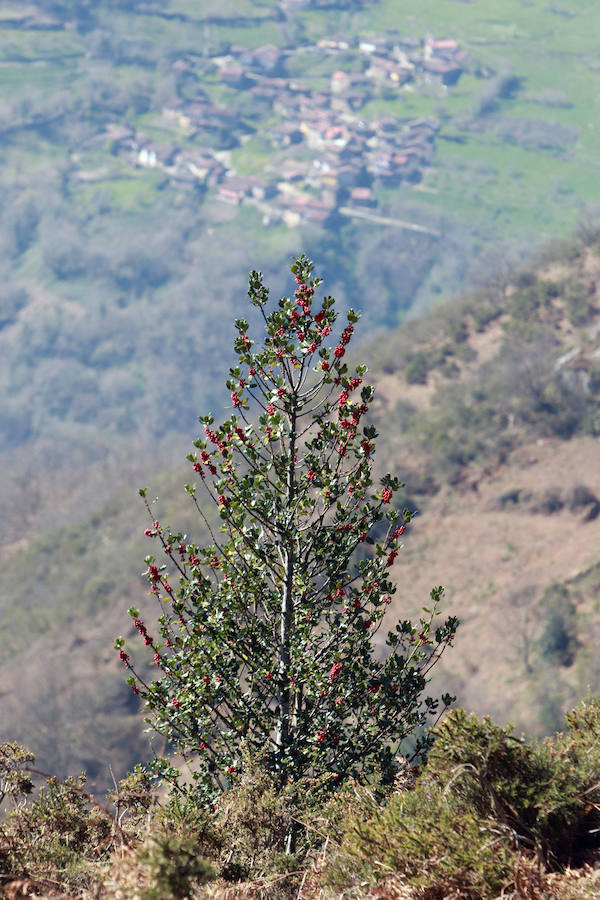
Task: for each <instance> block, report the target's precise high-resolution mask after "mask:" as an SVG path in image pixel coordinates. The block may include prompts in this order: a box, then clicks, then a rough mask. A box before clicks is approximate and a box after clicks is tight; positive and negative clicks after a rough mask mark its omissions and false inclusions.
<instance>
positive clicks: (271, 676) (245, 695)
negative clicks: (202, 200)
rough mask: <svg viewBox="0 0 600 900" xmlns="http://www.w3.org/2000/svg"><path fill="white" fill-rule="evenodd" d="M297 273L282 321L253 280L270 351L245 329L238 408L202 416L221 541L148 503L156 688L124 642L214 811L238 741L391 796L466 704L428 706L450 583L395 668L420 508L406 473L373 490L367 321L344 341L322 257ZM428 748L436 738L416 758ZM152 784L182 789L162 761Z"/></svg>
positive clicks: (237, 756) (146, 628) (200, 464)
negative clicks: (363, 339) (174, 523)
mask: <svg viewBox="0 0 600 900" xmlns="http://www.w3.org/2000/svg"><path fill="white" fill-rule="evenodd" d="M292 273H293V274H294V276H295V280H296V288H295V294H294V297H292V298H291V299H290V298H287V297H284V298H282V299H281V300H280V301H279V303H278V304H276V305H275V307H274V309H273V310H272V311H270V312H269V311H268V308H267V307H268V302H269V291H268V289H267V288H266V287H265V285H264V283H263V281H262V278H261V276H260V274H259V273H258V272H252V273H251V274H250V284H249V291H248V293H249V297H250V302H251V304H252V305H253V306H254V307H255V308H256V309H257V310H258V312H259V314H260V315H261V317H262V319H263V323H264V327H265V331H266V338H265V341H264V344H263V346H262V347H261V348H260V349H255V346H254V342H253V341H252V340H251V339H250V337H249V335H248V330H249V325H248V322H247V321H246V320H244V319H238V320H237V321H236V323H235V325H236V329H237V332H238V335H237V337H236V339H235V344H234V349H235V352H236V354H237V357H238V362H237V365H235V366H234V367H232V368H231V369H230V371H229V379H228V380H227V388H228V390H229V392H230V398H231V407H232V413H231V415H230V416H229V417H228V418H227V419H225V421H224V422H223V423H222V424H221V425H218V426H215V424H214V420H213V417H212V416H205V417H204V418H202V419H201V420H200V421H201V422H202V423H203V425H204V433H205V434H204V437H202V438H199V439H198V440H196V441H195V442H194V447H195V451H194V452H193V453H191V454H190V455H189V457H188V459H189V461H190V464H191V466H192V468H193V470H194V472H195V474H196V475H197V476H198V481H197V482H196V483H191V484H188V485H186V490H187V492H188V493H189V495H190V498H191V501H192V502H193V503H194V504H195V505H196V508H197V510H198V514H199V516H200V518H201V520H202V522H203V524H204V526H205V528H206V529H207V530H208V531H209V533H210V538H211V543H210V544H209V545H208V546H206V547H199V546H198V545H197V544H196V543H194V542H193V541H192V540H190V539H189V538H188V537H187V536H185V535H184V534H182V533H180V532H176V531H174V530H172V529H171V528H170V527H169V526H168V525H164V524H163V523H161V522H160V521H159V520H157V519H154V515H153V513H152V510H151V507H150V505H149V504H148V503H147V506H148V510H149V512H150V514H151V516H152V519H153V522H152V527H150V528H148V529H147V530H146V534H147V535H148V537H149V538H150V539H151V540H152V541H153V542H155V543H157V544H158V545H159V547H160V552H159V555H157V554H156V553H153V554H151V555H149V556H147V557H146V565H147V570H146V573H145V574H146V577H147V579H148V581H149V583H150V593H151V595H152V596H153V597H154V598H156V599H157V600H158V601H159V606H160V607H161V610H162V613H161V615H160V616H159V618H158V622H157V623H156V625H155V626H154V627H152V626H150V624H149V622H148V621H144V620H143V619H142V616H141V613H140V611H139V610H138V609H135V608H132V609H131V610H130V615H131V617H132V619H133V622H134V625H135V628H136V630H137V632H138V634H139V636H140V638H141V640H142V641H143V643H144V644H145V646H146V647H147V648H148V650H149V651H150V652H151V654H152V658H153V662H154V663H155V665H156V667H157V672H158V677H157V678H156V679H155V680H153V681H152V680H151V679H147V678H146V677H145V670H144V669H143V668H142V667H141V666H140V664H139V663H135V664H134V662H133V659H132V657H131V655H130V653H129V652H128V650H127V649H126V647H125V641H124V639H123V638H119V639H118V640H117V642H116V647H117V649H118V651H119V653H120V657H121V659H122V661H123V662H124V663H125V665H126V666H127V668H128V669H129V670H130V672H131V674H130V677H129V683H130V685H131V687H132V689H133V690H134V692H135V693H136V694H139V695H140V696H141V697H142V698H143V700H144V702H145V705H146V708H147V710H148V712H149V717H148V721H149V722H150V724H151V725H152V727H153V728H155V729H156V730H157V731H159V732H161V733H162V734H164V735H166V736H167V738H168V739H169V741H170V742H171V745H172V746H173V747H174V748H177V749H178V750H180V751H183V752H185V753H186V754H188V755H191V756H192V757H193V765H192V769H193V771H194V776H193V777H194V782H195V791H196V796H197V798H198V801H199V802H200V803H208V802H212V801H213V800H214V798H215V797H217V796H218V795H219V794H220V793H221V792H223V791H226V790H228V789H230V788H231V786H232V784H234V783H235V781H236V779H239V777H240V774H241V771H242V769H243V756H242V752H241V750H242V743H243V745H244V746H245V747H246V748H247V751H248V752H249V753H250V754H252V755H254V756H257V755H260V756H261V758H262V761H263V764H264V767H265V769H266V770H267V771H269V772H270V773H271V774H272V777H273V778H274V779H275V783H276V784H277V785H278V786H279V788H283V787H284V786H285V785H286V784H289V783H296V782H298V781H302V780H304V779H311V780H313V781H314V779H319V778H320V777H321V776H327V777H326V778H325V779H324V780H323V781H322V785H323V786H324V787H325V789H327V790H330V789H334V788H337V787H338V786H339V785H340V784H341V783H342V782H343V781H344V780H345V779H347V778H349V777H350V776H358V775H360V776H361V777H362V778H365V777H370V776H377V777H378V778H381V779H382V780H383V781H384V782H385V781H388V782H391V781H392V780H393V778H394V774H395V771H396V768H397V762H396V760H397V755H398V751H399V747H400V744H401V742H402V741H403V740H404V739H405V738H406V737H407V736H408V735H410V734H412V733H413V732H414V731H415V729H420V728H421V727H422V726H424V725H425V724H426V723H427V721H428V720H429V719H430V718H431V716H435V715H437V714H439V713H440V712H441V711H442V710H443V708H445V706H447V705H449V704H450V702H451V700H452V698H451V697H449V695H445V696H444V697H443V698H442V704H441V706H440V703H439V701H438V700H435V699H432V698H429V697H425V698H423V692H424V689H425V686H426V682H427V676H428V673H429V672H430V670H431V668H432V666H433V665H434V664H435V662H436V661H437V660H438V659H439V657H440V654H441V653H442V652H443V651H444V649H445V648H446V647H447V646H448V644H449V643H450V642H451V641H452V638H453V636H454V633H455V629H456V625H457V622H456V620H455V619H454V618H449V619H447V620H446V621H445V622H442V623H439V624H438V623H437V620H436V616H437V614H438V607H439V601H440V597H441V594H442V589H441V588H435V589H434V590H433V591H432V592H431V606H430V607H429V608H424V614H423V616H422V617H421V618H420V619H419V621H418V622H416V623H413V622H411V621H409V620H403V621H400V622H399V623H398V624H396V625H395V628H394V629H393V630H390V631H387V632H386V633H385V634H386V637H385V643H386V645H387V648H388V652H387V655H383V654H382V653H381V652H380V649H378V648H380V647H381V645H382V644H383V641H381V643H380V644H378V643H377V642H378V640H379V637H378V636H379V634H380V632H381V629H382V627H383V624H384V622H383V619H384V613H385V611H386V610H387V608H388V605H389V604H390V603H391V602H392V597H393V594H394V592H395V588H394V586H393V584H392V582H391V580H390V570H391V568H392V566H393V564H394V561H395V559H396V557H397V556H398V553H399V551H400V548H401V543H400V541H401V538H402V535H403V533H404V531H405V525H406V523H407V522H408V521H409V520H410V516H411V514H410V511H409V510H408V509H401V508H397V506H396V505H395V503H394V499H395V495H396V494H397V492H398V491H399V489H400V488H401V487H402V484H401V483H400V482H399V480H398V479H397V478H395V477H393V476H392V475H389V474H387V475H385V476H384V477H383V478H382V479H381V481H380V483H379V484H378V485H375V484H374V483H373V480H372V478H371V468H372V460H373V453H374V449H375V440H376V438H377V432H376V430H375V428H374V427H373V426H372V425H369V424H368V423H367V419H366V417H367V413H368V410H369V404H370V402H371V400H372V397H373V389H372V387H370V386H368V385H367V384H365V383H364V382H363V378H364V375H365V372H366V367H364V366H358V367H357V368H356V371H355V372H354V373H352V372H351V371H350V370H349V368H348V366H347V364H346V363H345V361H344V358H345V356H346V353H347V348H348V344H349V343H350V341H351V339H352V336H353V333H354V326H355V324H356V322H357V321H358V315H357V314H356V313H355V312H354V311H353V310H350V311H349V312H348V314H347V322H346V324H345V326H344V327H343V329H342V330H341V334H340V335H339V338H338V340H337V343H336V344H335V346H334V347H333V348H332V347H328V346H327V345H326V338H327V337H329V335H330V334H332V333H333V329H334V328H335V325H336V318H337V316H336V313H335V310H334V300H333V298H332V297H328V296H325V297H323V298H322V300H321V302H320V303H318V302H317V300H316V292H317V290H318V288H319V286H320V284H321V280H320V279H319V278H316V277H314V275H313V267H312V263H311V262H310V261H309V260H308V259H307V258H306V257H304V256H302V257H300V258H298V259H297V260H296V262H295V263H294V265H293V266H292ZM141 493H142V495H143V496H144V497H145V496H146V491H145V490H143V491H141ZM146 502H147V501H146ZM206 504H208V505H209V506H210V505H211V504H212V505H213V506H214V507H216V508H217V509H218V515H219V517H220V522H221V524H220V529H219V530H214V529H213V528H212V527H211V521H210V517H209V515H208V514H207V506H206ZM373 535H375V537H373ZM365 548H366V549H367V552H364V549H365ZM359 550H360V552H358V551H359ZM382 636H383V635H382ZM426 745H427V737H424V738H420V739H419V740H418V741H417V751H419V750H420V749H423V748H424V747H425V746H426ZM155 770H156V771H157V772H159V773H161V774H163V775H164V776H166V777H168V778H176V777H177V772H176V770H174V769H173V768H172V767H170V766H169V764H168V763H167V762H166V761H164V760H163V761H161V760H156V761H155Z"/></svg>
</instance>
